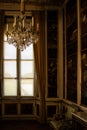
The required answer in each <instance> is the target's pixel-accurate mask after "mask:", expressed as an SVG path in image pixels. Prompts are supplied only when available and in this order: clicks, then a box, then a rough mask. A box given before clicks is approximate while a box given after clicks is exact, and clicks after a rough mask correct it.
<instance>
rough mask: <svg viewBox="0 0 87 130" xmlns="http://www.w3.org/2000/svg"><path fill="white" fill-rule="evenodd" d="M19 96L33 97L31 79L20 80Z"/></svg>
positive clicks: (32, 82)
mask: <svg viewBox="0 0 87 130" xmlns="http://www.w3.org/2000/svg"><path fill="white" fill-rule="evenodd" d="M21 96H34V81H33V79H27V80H26V79H25V80H21Z"/></svg>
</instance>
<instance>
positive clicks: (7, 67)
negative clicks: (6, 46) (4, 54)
mask: <svg viewBox="0 0 87 130" xmlns="http://www.w3.org/2000/svg"><path fill="white" fill-rule="evenodd" d="M16 69H17V68H16V61H4V77H9V78H10V77H11V78H12V77H16V75H17V74H16Z"/></svg>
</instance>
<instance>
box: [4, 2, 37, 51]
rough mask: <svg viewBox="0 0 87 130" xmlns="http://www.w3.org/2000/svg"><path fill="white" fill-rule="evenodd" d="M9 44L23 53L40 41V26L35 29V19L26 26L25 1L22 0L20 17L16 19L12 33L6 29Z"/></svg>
mask: <svg viewBox="0 0 87 130" xmlns="http://www.w3.org/2000/svg"><path fill="white" fill-rule="evenodd" d="M6 36H7V42H8V43H9V44H12V45H14V46H15V47H16V48H18V49H19V50H21V51H23V50H24V49H26V47H27V46H29V45H30V44H35V43H37V42H38V39H39V24H38V23H37V25H36V29H35V28H34V17H33V16H32V18H31V22H29V23H28V24H26V16H25V11H24V0H21V6H20V16H15V17H14V22H13V27H12V29H11V31H9V30H8V24H7V27H6Z"/></svg>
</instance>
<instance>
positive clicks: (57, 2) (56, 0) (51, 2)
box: [0, 0, 66, 7]
mask: <svg viewBox="0 0 87 130" xmlns="http://www.w3.org/2000/svg"><path fill="white" fill-rule="evenodd" d="M20 1H21V0H0V3H12V4H13V3H20ZM65 1H66V0H25V5H26V4H29V5H35V6H38V5H46V6H58V7H60V6H62V5H63V4H64V2H65Z"/></svg>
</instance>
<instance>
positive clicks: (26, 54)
mask: <svg viewBox="0 0 87 130" xmlns="http://www.w3.org/2000/svg"><path fill="white" fill-rule="evenodd" d="M21 59H33V45H32V44H31V45H29V47H27V48H26V49H25V50H24V51H22V52H21Z"/></svg>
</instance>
